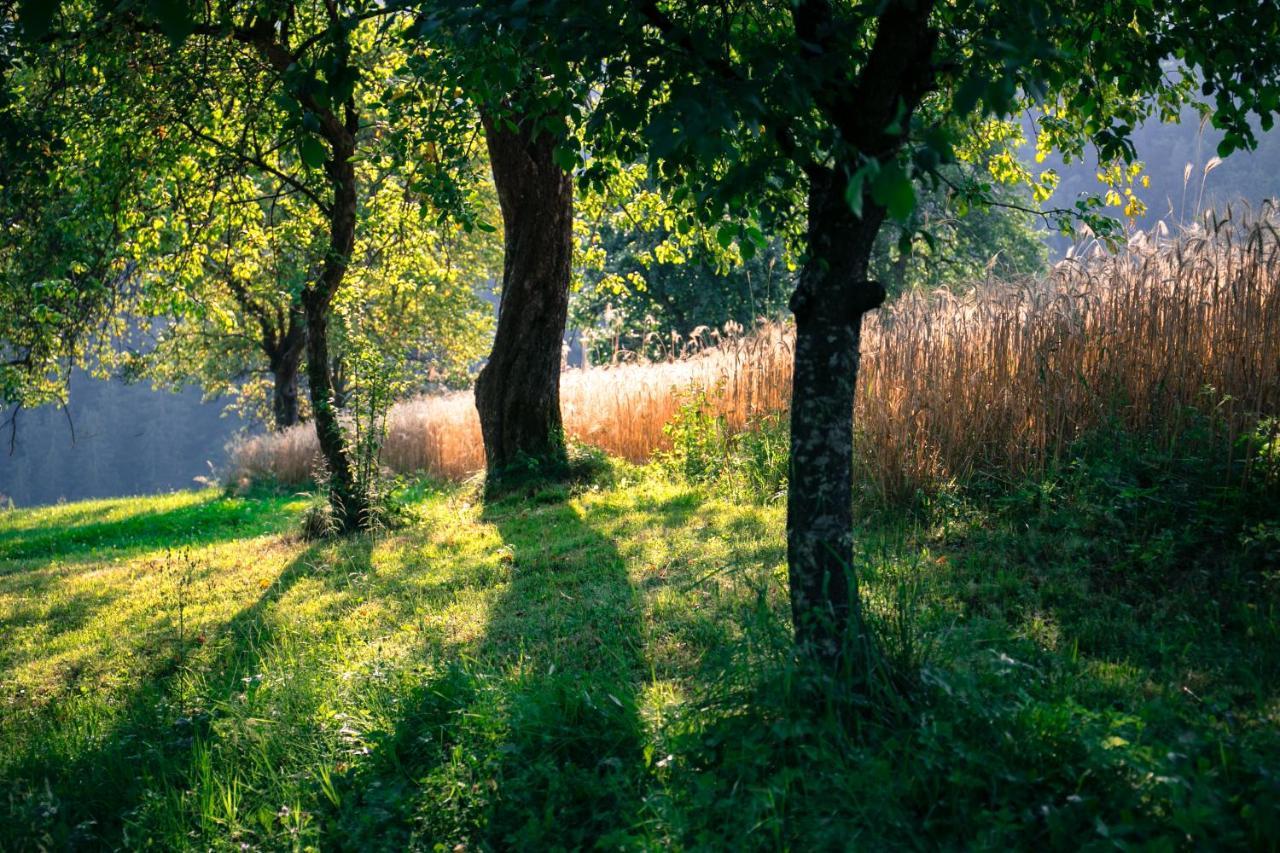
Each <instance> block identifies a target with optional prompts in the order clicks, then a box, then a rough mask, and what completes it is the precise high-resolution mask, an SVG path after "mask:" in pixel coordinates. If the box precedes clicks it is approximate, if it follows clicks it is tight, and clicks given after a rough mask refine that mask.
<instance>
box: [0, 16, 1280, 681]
mask: <svg viewBox="0 0 1280 853" xmlns="http://www.w3.org/2000/svg"><path fill="white" fill-rule="evenodd" d="M0 8H3V9H4V16H3V21H2V22H0V27H3V30H0V34H2V37H3V43H2V44H0V134H3V136H2V137H0V146H3V147H2V148H0V217H3V222H4V233H3V236H2V237H0V359H2V360H3V367H0V371H2V372H0V395H2V396H3V398H4V400H5V401H6V402H14V401H24V400H26V401H29V402H36V401H39V400H41V399H44V398H47V397H48V396H50V395H52V394H56V388H57V386H58V382H59V381H60V378H61V377H62V376H63V375H64V374H65V370H66V368H67V366H68V365H70V364H73V363H91V362H94V361H102V360H109V359H110V358H112V357H113V352H114V349H113V346H114V345H111V344H105V343H103V342H104V341H109V340H114V339H119V338H120V337H121V336H128V335H138V334H153V335H154V336H155V337H156V339H157V340H156V342H155V345H154V347H152V349H151V350H150V351H149V352H148V355H147V357H146V359H143V360H142V361H141V362H140V363H139V365H138V366H137V368H136V369H138V370H142V371H146V370H154V371H155V372H156V373H157V375H162V376H163V375H165V372H166V371H167V372H168V373H169V375H170V376H172V377H173V378H174V379H175V381H176V379H178V378H180V377H185V376H190V375H202V374H203V375H206V376H223V377H226V376H231V375H235V372H234V370H231V371H230V372H229V369H230V367H231V366H239V367H236V368H235V369H248V368H247V366H248V365H265V366H266V372H267V374H269V375H270V377H271V379H272V382H271V384H272V387H273V389H274V390H273V392H272V394H271V400H272V403H271V409H272V413H273V417H274V419H275V422H276V423H277V424H280V425H285V424H290V423H293V422H294V421H296V420H297V418H298V417H299V409H300V404H299V400H298V396H299V394H298V389H299V387H300V386H299V382H298V378H299V375H300V373H302V372H305V380H306V381H305V383H304V384H305V388H306V393H307V395H308V397H309V399H308V401H307V403H308V406H307V407H308V408H309V410H310V416H311V418H312V419H313V421H314V424H315V428H316V431H317V434H318V437H319V440H320V446H321V449H322V451H323V454H324V458H325V460H326V463H327V467H328V472H329V477H330V481H329V491H330V499H331V504H332V508H333V512H334V517H335V518H336V519H337V520H338V522H339V526H340V527H341V528H342V529H343V530H356V529H358V528H360V527H361V525H362V524H363V523H364V521H365V519H367V518H368V517H369V514H370V512H371V507H370V496H369V494H368V493H367V490H366V488H365V487H363V486H362V485H361V482H362V481H361V480H360V478H359V477H358V476H357V472H356V471H355V468H354V463H353V459H352V447H351V443H350V439H349V437H348V436H347V434H346V433H345V432H344V428H343V424H342V421H341V419H340V418H339V416H338V413H337V407H338V405H339V404H340V403H341V398H342V396H343V395H344V394H346V393H348V392H349V391H352V390H355V391H357V392H358V389H360V388H361V387H363V386H362V383H365V382H369V381H372V380H371V379H370V377H374V376H378V375H380V371H382V370H383V369H384V368H386V365H387V364H402V363H404V362H405V361H406V360H411V359H417V360H418V361H419V364H421V363H423V362H427V363H429V364H430V366H431V369H433V370H435V371H436V372H437V374H438V375H440V376H447V375H451V374H457V373H458V371H463V372H465V366H466V365H467V364H469V363H470V362H471V361H472V360H473V359H474V358H475V356H476V355H477V354H478V352H479V349H478V348H479V347H480V346H482V345H483V344H482V342H483V340H484V332H485V329H484V320H485V316H486V315H485V312H484V306H483V305H481V304H479V303H478V302H477V299H476V297H475V292H474V288H473V287H472V286H471V282H468V281H467V280H466V279H465V277H464V276H463V275H461V274H460V272H459V271H460V270H475V269H477V268H479V267H482V266H483V265H484V264H485V263H486V262H487V259H489V258H491V257H492V258H495V259H496V256H497V246H496V243H495V242H494V241H496V240H497V239H498V237H499V234H498V233H497V229H498V228H499V226H498V223H497V220H498V219H499V218H500V220H501V225H500V238H501V258H502V261H501V304H500V308H499V312H498V317H497V324H496V331H495V334H494V337H493V343H492V349H491V351H490V352H489V354H488V358H487V361H486V362H485V364H484V367H483V368H482V369H481V371H480V373H479V376H478V378H477V380H476V382H475V397H476V406H477V409H478V412H479V416H480V423H481V427H482V433H483V438H484V446H485V453H486V459H487V469H488V470H487V488H488V490H489V492H490V493H497V492H499V491H502V490H503V489H505V488H508V487H509V486H510V485H511V484H512V483H513V482H515V481H517V480H519V479H522V478H525V477H528V476H530V475H536V476H538V477H541V478H556V477H563V476H566V474H567V471H568V459H567V454H566V447H565V439H564V434H563V429H562V424H561V415H560V403H559V382H560V371H561V344H562V340H563V337H564V332H565V326H566V317H567V311H568V306H569V295H570V289H571V285H572V282H573V279H574V276H575V274H580V273H581V270H582V269H583V268H584V267H590V266H591V264H590V263H584V256H586V257H588V258H594V262H595V266H594V269H596V271H597V272H598V273H599V276H597V278H600V277H605V278H607V277H608V276H613V277H614V278H615V279H617V281H616V282H615V284H617V286H619V287H626V286H627V283H628V281H630V282H631V283H632V284H633V285H634V284H635V275H636V274H637V270H636V269H634V268H633V269H631V270H625V269H622V268H621V267H619V266H617V265H616V264H614V265H613V266H612V267H611V266H610V265H609V262H607V261H606V260H601V258H600V255H601V254H602V253H604V246H605V244H607V243H608V242H609V240H610V239H613V240H614V242H615V243H618V242H623V243H627V245H628V246H631V247H632V248H633V249H634V247H635V246H636V245H639V246H640V248H639V249H638V250H637V251H638V255H639V256H640V257H641V258H642V259H643V262H644V263H645V264H647V263H651V262H653V263H659V264H669V265H676V266H678V265H679V264H680V263H682V262H683V261H685V260H687V259H690V258H702V259H703V260H704V261H706V262H707V263H709V265H710V266H712V267H716V268H719V269H724V268H727V267H728V266H730V265H733V264H739V263H746V264H750V263H752V262H754V261H756V260H757V259H758V258H760V257H762V256H764V255H766V254H769V253H773V254H777V255H780V256H782V257H785V258H786V259H787V261H786V263H791V264H794V265H795V267H796V271H797V272H796V276H795V279H794V289H793V292H791V293H790V295H789V303H788V304H789V308H790V311H791V313H792V314H793V316H794V322H795V326H796V347H795V353H794V359H795V365H794V389H793V398H792V406H791V415H790V416H791V442H792V445H791V458H790V490H789V496H788V507H787V510H788V522H787V539H788V566H789V572H790V590H791V602H792V609H793V618H794V626H795V632H796V641H797V647H798V649H799V650H800V651H801V653H803V654H804V655H806V656H808V657H810V658H812V659H813V660H814V661H816V662H817V663H819V664H820V665H821V666H823V667H825V668H826V669H827V670H828V671H829V672H831V673H832V674H833V675H839V676H840V677H841V678H842V679H844V680H845V681H846V682H847V683H848V684H849V685H850V686H851V687H852V688H853V689H854V690H857V691H863V692H865V691H869V690H872V689H873V688H874V686H875V683H876V680H877V678H878V676H877V672H878V671H879V667H878V663H877V662H878V660H879V656H878V653H877V650H876V644H875V640H874V638H873V637H872V636H871V635H870V634H869V632H868V631H867V629H866V628H865V626H864V624H863V620H862V617H861V612H860V607H859V598H858V589H857V582H856V572H855V571H854V565H853V563H854V542H853V538H852V537H853V530H854V518H853V500H852V476H853V470H852V462H853V399H854V389H855V386H856V382H857V378H858V361H859V335H860V329H861V325H862V318H863V316H864V315H865V314H866V313H867V312H868V311H872V310H875V309H876V308H877V307H878V306H879V305H881V304H882V302H883V301H884V299H885V297H886V285H887V284H889V285H892V284H895V283H896V282H894V281H893V280H892V277H893V276H894V275H895V270H896V271H897V272H896V274H897V275H898V276H899V277H901V276H902V275H903V269H905V264H906V263H907V260H908V259H909V258H910V257H911V256H912V250H913V247H919V246H923V247H927V250H928V251H929V252H930V253H931V255H932V257H933V258H934V263H936V264H939V265H941V264H945V263H947V262H948V261H949V260H952V258H951V257H950V253H951V252H953V251H960V250H961V244H962V243H963V240H957V239H956V233H957V232H956V231H955V229H951V231H950V235H951V239H950V241H949V242H948V241H947V240H943V239H940V235H942V236H945V234H944V232H946V229H945V228H942V227H940V226H939V222H940V221H941V220H942V219H944V218H945V217H940V216H939V214H938V210H939V209H940V208H942V209H945V210H947V211H951V212H957V213H964V212H970V211H972V212H976V214H977V215H981V214H982V213H983V212H984V211H991V210H993V209H995V210H999V209H1020V208H1028V209H1032V210H1036V211H1038V212H1039V213H1040V215H1041V216H1042V217H1043V218H1045V219H1046V220H1047V221H1049V222H1051V223H1052V224H1054V225H1056V226H1058V227H1060V228H1065V229H1070V228H1073V227H1076V226H1077V225H1079V224H1084V225H1087V226H1088V227H1090V228H1091V229H1092V230H1093V232H1094V233H1095V234H1097V235H1099V236H1101V237H1103V238H1107V237H1109V236H1113V235H1115V234H1116V233H1117V232H1116V228H1117V224H1116V223H1115V222H1114V221H1113V220H1112V219H1111V218H1109V217H1108V215H1107V210H1106V204H1107V198H1108V197H1120V198H1122V199H1123V200H1124V205H1125V207H1126V208H1127V210H1126V212H1127V213H1129V214H1130V215H1133V214H1135V213H1137V212H1139V211H1140V208H1141V202H1140V200H1139V194H1138V193H1137V192H1135V185H1134V181H1135V180H1136V179H1137V178H1138V177H1139V175H1140V172H1141V166H1140V163H1139V161H1138V159H1137V156H1138V152H1136V151H1135V150H1134V147H1133V144H1132V142H1131V137H1132V135H1133V133H1134V131H1135V129H1136V128H1138V127H1139V126H1140V125H1141V124H1142V123H1144V122H1146V121H1153V120H1160V119H1167V118H1171V117H1175V116H1177V115H1179V114H1180V113H1181V112H1182V111H1183V109H1184V108H1185V107H1187V106H1188V105H1194V106H1196V107H1197V108H1198V109H1200V110H1201V111H1202V112H1203V113H1204V114H1205V115H1207V116H1208V117H1210V118H1211V120H1212V122H1213V124H1214V125H1215V127H1217V128H1219V129H1220V131H1221V132H1222V134H1223V135H1222V143H1221V146H1220V152H1219V153H1220V154H1222V155H1223V156H1225V155H1227V154H1229V153H1230V152H1231V151H1233V150H1235V149H1239V148H1250V147H1252V146H1254V145H1255V144H1256V140H1255V138H1254V132H1253V129H1252V128H1253V127H1254V126H1255V124H1259V125H1260V126H1261V127H1262V128H1264V129H1265V128H1269V127H1270V125H1271V122H1272V121H1273V118H1274V115H1275V114H1276V112H1277V111H1278V110H1280V79H1278V72H1280V9H1277V7H1276V6H1275V4H1273V3H1269V2H1246V0H1206V2H1199V3H1182V2H1173V0H1081V2H1075V3H1060V2H1059V3H1049V2H1044V0H947V2H939V1H938V0H873V2H855V1H854V0H777V2H771V0H766V1H765V2H755V0H753V2H703V0H663V1H662V2H659V0H595V2H590V3H583V2H578V1H577V0H492V1H491V2H467V0H438V1H437V2H429V1H428V0H407V1H405V2H402V0H367V2H360V1H359V0H357V2H338V0H297V2H285V0H252V2H251V1H250V0H210V2H205V3H199V4H196V3H188V2H185V0H124V1H123V2H112V3H105V2H103V3H99V2H94V0H63V2H61V3H58V2H35V0H25V2H19V3H16V4H15V3H13V2H9V3H7V4H5V5H4V6H0ZM1026 121H1029V122H1030V123H1031V124H1032V125H1033V126H1034V132H1035V144H1036V148H1037V150H1038V151H1039V152H1040V153H1041V154H1044V155H1047V154H1049V153H1050V152H1057V153H1058V154H1060V155H1062V156H1064V157H1066V158H1067V159H1068V160H1071V159H1073V158H1081V157H1083V156H1085V154H1086V153H1089V154H1090V156H1096V157H1097V158H1098V160H1099V161H1100V162H1101V163H1103V164H1104V169H1103V173H1104V177H1105V178H1106V179H1107V181H1108V182H1109V183H1110V184H1111V186H1110V188H1109V192H1108V193H1106V194H1105V195H1104V196H1103V197H1101V198H1092V197H1090V198H1081V199H1078V200H1070V201H1068V202H1067V203H1059V206H1057V207H1051V206H1047V205H1045V203H1046V201H1047V200H1048V199H1049V197H1050V194H1051V193H1052V190H1053V188H1054V184H1055V182H1056V175H1055V174H1054V173H1053V172H1052V171H1050V170H1046V171H1039V170H1037V169H1036V168H1035V167H1034V166H1031V165H1027V164H1025V163H1024V162H1022V161H1021V160H1020V159H1019V158H1018V157H1017V149H1018V147H1019V146H1020V145H1021V144H1022V143H1023V142H1024V140H1023V132H1022V127H1023V123H1024V122H1026ZM486 167H487V168H486ZM486 172H487V174H486ZM575 202H577V204H578V205H579V207H578V209H575ZM495 207H496V210H495V209H494V208H495ZM584 211H585V212H586V213H587V214H588V215H584ZM624 221H629V222H630V223H631V225H619V223H620V222H624ZM584 223H590V225H589V227H588V226H587V225H584ZM623 232H627V233H639V234H643V235H644V236H643V239H639V240H638V241H637V240H636V239H630V241H629V242H628V241H627V240H621V241H620V240H618V239H617V235H618V234H619V233H623ZM886 244H888V245H890V246H891V247H892V248H891V249H890V250H886V249H885V246H886ZM885 258H893V259H895V263H890V264H886V263H884V260H885ZM494 265H495V266H496V261H495V263H494ZM620 270H621V271H620ZM877 271H879V272H878V273H877ZM877 275H879V276H882V277H881V278H880V279H879V280H877ZM883 276H889V277H890V278H889V279H888V280H886V279H885V278H883ZM699 281H700V282H701V284H700V286H704V287H715V286H716V282H717V278H716V277H714V276H710V277H706V278H704V279H700V280H699ZM125 303H127V304H128V306H129V308H130V311H129V312H125V311H123V310H122V306H123V305H124V304H125ZM129 318H133V319H129ZM137 318H149V319H150V320H151V321H152V322H143V321H140V320H139V319H137ZM157 329H159V331H156V330H157ZM424 330H425V331H424ZM374 384H376V382H375V383H374ZM383 390H384V391H385V390H386V389H385V388H384V389H383Z"/></svg>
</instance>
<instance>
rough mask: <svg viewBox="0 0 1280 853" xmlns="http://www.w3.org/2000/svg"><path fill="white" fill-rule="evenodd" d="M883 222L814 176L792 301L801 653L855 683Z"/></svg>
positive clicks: (791, 517)
mask: <svg viewBox="0 0 1280 853" xmlns="http://www.w3.org/2000/svg"><path fill="white" fill-rule="evenodd" d="M883 215H884V214H883V211H881V210H877V209H874V208H872V209H866V210H864V215H863V218H861V219H858V218H856V217H854V216H853V214H852V213H851V212H850V210H849V208H848V205H847V204H846V203H845V200H844V195H843V192H842V191H841V186H840V181H839V180H837V178H836V174H835V173H833V172H822V173H818V174H815V175H814V176H813V177H812V181H811V185H810V192H809V260H808V261H807V262H806V263H805V265H804V268H803V269H802V270H801V274H800V282H799V285H798V286H797V287H796V292H795V294H794V295H793V296H792V298H791V308H792V311H793V312H794V313H795V318H796V350H795V378H794V385H793V390H792V398H791V463H790V477H791V480H790V486H789V488H788V491H787V559H788V564H789V567H790V585H791V612H792V617H793V620H794V625H795V633H796V642H797V645H798V646H799V647H800V648H801V650H802V652H803V653H805V654H807V655H810V656H812V657H815V658H817V659H818V660H819V661H820V662H821V663H822V664H823V665H824V666H825V667H826V668H828V669H833V670H836V671H839V670H842V669H845V668H848V669H849V670H850V673H849V674H850V675H851V676H852V679H853V682H854V683H855V684H856V683H857V682H858V681H859V680H860V679H862V678H865V677H866V676H867V675H868V672H867V669H866V667H867V665H868V664H869V662H870V661H869V656H870V655H871V654H872V653H873V649H874V643H873V642H872V639H871V638H870V637H869V636H868V634H867V632H866V629H865V627H864V625H863V622H862V612H861V608H860V606H859V600H858V587H857V580H856V577H855V575H854V571H853V404H854V390H855V388H856V385H857V377H858V360H859V339H860V336H861V329H862V315H863V314H864V313H866V312H867V311H869V310H872V309H874V308H876V307H877V306H879V305H880V304H881V303H882V302H883V301H884V288H883V287H882V286H881V285H879V284H877V283H875V282H870V281H867V280H866V277H867V268H868V264H869V262H870V258H871V248H872V244H873V242H874V240H875V236H876V231H877V230H878V229H879V226H880V222H881V220H882V218H883ZM859 658H862V659H861V660H859Z"/></svg>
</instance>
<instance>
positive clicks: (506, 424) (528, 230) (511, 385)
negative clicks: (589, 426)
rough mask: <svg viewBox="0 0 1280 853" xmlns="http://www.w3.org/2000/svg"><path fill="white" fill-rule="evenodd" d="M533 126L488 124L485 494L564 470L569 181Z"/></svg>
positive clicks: (480, 394) (527, 121) (481, 401)
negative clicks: (493, 233)
mask: <svg viewBox="0 0 1280 853" xmlns="http://www.w3.org/2000/svg"><path fill="white" fill-rule="evenodd" d="M534 123H535V122H534V120H533V118H532V117H527V116H526V117H523V120H521V121H520V122H519V124H518V126H517V128H516V129H515V130H512V129H510V128H509V127H508V126H507V124H506V121H505V120H492V119H491V118H489V117H486V119H485V134H486V138H487V141H488V145H489V159H490V162H491V164H492V167H493V181H494V185H495V186H496V187H497V190H498V199H499V202H500V204H501V206H502V220H503V231H504V238H505V255H504V259H503V270H502V302H501V304H500V305H499V308H498V330H497V335H496V336H495V338H494V341H493V352H492V353H491V354H490V356H489V361H488V363H487V364H486V365H485V366H484V369H482V370H481V371H480V376H479V378H478V379H477V380H476V409H477V411H478V412H479V414H480V430H481V433H482V434H483V437H484V450H485V460H486V463H487V469H488V471H487V475H488V476H487V483H486V485H487V488H488V490H489V491H490V492H492V491H494V490H496V489H499V488H501V486H502V485H503V484H504V483H510V482H511V481H512V480H514V479H515V478H517V477H518V476H525V475H529V474H536V475H537V476H551V477H557V476H562V475H563V474H564V473H565V472H566V471H567V468H568V464H567V456H566V452H565V443H564V429H563V425H562V422H561V419H560V358H561V355H560V353H561V342H562V340H563V338H564V327H565V319H566V315H567V312H568V307H569V279H570V273H571V270H570V263H571V260H572V251H573V182H572V180H571V178H570V176H569V175H568V174H566V173H565V171H564V170H563V169H561V168H560V167H559V166H557V165H556V163H555V160H554V159H553V157H552V154H553V152H554V151H555V146H556V140H555V139H554V138H553V136H552V135H551V134H550V133H547V132H545V131H544V132H542V133H540V134H539V135H537V136H536V137H535V136H534V135H533V134H534V131H533V125H534Z"/></svg>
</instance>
